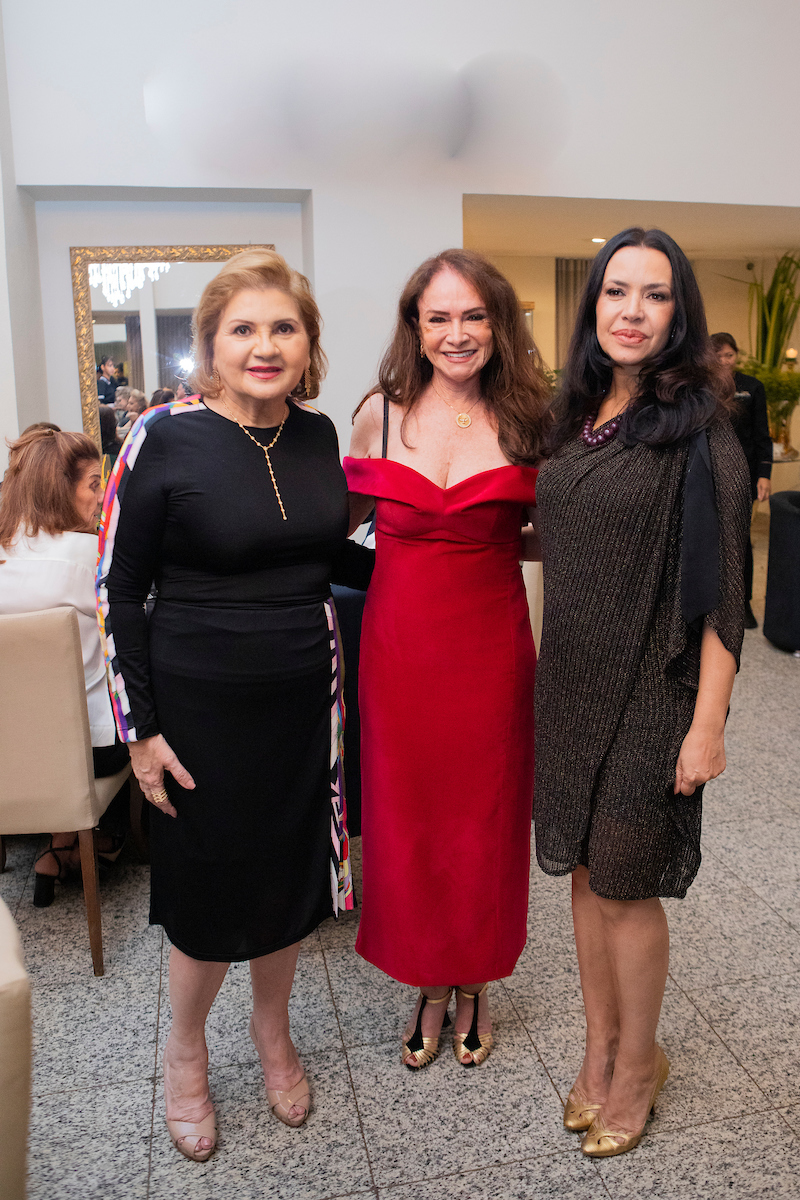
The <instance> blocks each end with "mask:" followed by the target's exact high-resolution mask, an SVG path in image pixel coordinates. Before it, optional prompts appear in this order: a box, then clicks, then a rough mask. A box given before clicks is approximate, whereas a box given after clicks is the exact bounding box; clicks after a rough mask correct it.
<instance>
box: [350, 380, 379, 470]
mask: <svg viewBox="0 0 800 1200" xmlns="http://www.w3.org/2000/svg"><path fill="white" fill-rule="evenodd" d="M382 430H383V396H382V395H381V393H380V392H374V393H373V395H371V396H369V397H368V398H367V399H366V400H365V401H364V403H363V404H362V405H361V407H360V408H359V410H358V412H357V413H356V415H355V416H354V418H353V434H352V437H351V438H350V456H351V458H374V457H376V454H375V452H374V451H375V443H376V440H377V439H378V438H380V436H381V433H382ZM377 453H378V454H380V447H378V451H377Z"/></svg>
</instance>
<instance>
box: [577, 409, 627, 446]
mask: <svg viewBox="0 0 800 1200" xmlns="http://www.w3.org/2000/svg"><path fill="white" fill-rule="evenodd" d="M596 420H597V413H596V412H593V413H589V416H588V417H587V418H586V420H585V421H584V423H583V429H582V430H581V437H582V438H583V441H584V443H585V444H586V445H587V446H605V444H606V442H610V441H611V439H612V438H613V437H615V436H616V432H617V430H618V429H619V423H620V421H621V420H622V413H619V415H618V416H616V417H614V418H612V420H610V421H607V422H606V423H605V425H601V426H600V428H599V429H598V430H595V429H594V423H595V421H596Z"/></svg>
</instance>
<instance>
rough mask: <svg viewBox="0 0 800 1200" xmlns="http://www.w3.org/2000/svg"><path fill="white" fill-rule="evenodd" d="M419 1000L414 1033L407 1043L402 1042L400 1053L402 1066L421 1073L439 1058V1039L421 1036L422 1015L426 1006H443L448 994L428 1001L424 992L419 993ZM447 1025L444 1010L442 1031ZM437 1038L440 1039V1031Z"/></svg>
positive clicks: (448, 996) (448, 1021)
mask: <svg viewBox="0 0 800 1200" xmlns="http://www.w3.org/2000/svg"><path fill="white" fill-rule="evenodd" d="M420 999H421V1003H420V1006H419V1012H418V1013H417V1023H416V1025H415V1027H414V1032H413V1033H412V1035H411V1037H410V1038H409V1039H408V1041H407V1042H403V1045H402V1049H401V1051H400V1057H401V1058H402V1061H403V1066H404V1067H408V1069H409V1071H421V1070H422V1068H423V1067H427V1066H428V1065H429V1064H430V1063H432V1062H433V1061H434V1060H435V1059H436V1058H438V1057H439V1038H438V1037H423V1036H422V1014H423V1012H424V1011H425V1006H426V1005H427V1004H445V1003H446V1002H447V1001H448V1000H449V999H450V992H448V993H447V995H445V996H440V997H439V999H438V1000H429V999H428V997H427V996H426V995H425V994H424V992H420ZM449 1024H450V1018H449V1017H448V1015H447V1009H445V1013H444V1019H443V1020H442V1029H444V1027H445V1025H449ZM439 1037H441V1030H440V1032H439ZM409 1059H413V1062H409V1061H408V1060H409Z"/></svg>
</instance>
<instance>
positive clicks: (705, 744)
mask: <svg viewBox="0 0 800 1200" xmlns="http://www.w3.org/2000/svg"><path fill="white" fill-rule="evenodd" d="M724 770H725V738H724V735H723V734H722V733H718V732H716V731H715V732H711V731H707V730H704V729H702V728H699V727H696V726H694V725H692V726H691V728H690V729H689V732H688V733H687V735H686V737H685V738H684V739H683V745H682V746H681V751H680V754H679V755H678V764H677V766H676V768H675V786H674V788H673V789H672V790H673V791H674V793H675V795H676V796H677V795H678V793H679V792H681V793H682V794H683V795H684V796H691V795H692V793H693V792H694V790H695V788H698V787H700V785H701V784H703V783H708V781H709V779H716V778H717V776H718V775H721V774H722V772H723V771H724Z"/></svg>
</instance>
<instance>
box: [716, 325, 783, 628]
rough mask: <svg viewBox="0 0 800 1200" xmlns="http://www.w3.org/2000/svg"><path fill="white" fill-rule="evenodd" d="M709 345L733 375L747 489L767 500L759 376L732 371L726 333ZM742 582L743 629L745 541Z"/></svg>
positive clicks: (748, 582) (748, 624)
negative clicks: (747, 474)
mask: <svg viewBox="0 0 800 1200" xmlns="http://www.w3.org/2000/svg"><path fill="white" fill-rule="evenodd" d="M711 344H712V346H713V347H714V350H715V351H716V355H717V358H718V359H719V361H720V362H721V363H722V365H723V367H725V369H726V370H728V371H730V372H731V374H732V375H733V381H734V384H735V385H736V408H735V411H734V412H733V414H732V419H733V428H734V430H735V431H736V436H737V437H738V439H739V441H740V442H741V444H742V449H743V450H744V455H745V458H746V459H747V465H748V467H749V468H750V492H751V495H752V497H753V499H754V500H768V499H769V494H770V491H771V489H772V483H771V478H770V477H771V475H772V437H771V435H770V432H769V422H768V420H767V397H766V394H765V392H764V385H763V383H762V382H761V380H760V379H754V378H753V376H752V375H743V374H742V372H741V371H737V370H736V360H737V358H738V357H739V347H738V346H737V345H736V341H735V339H734V337H733V335H732V334H730V333H713V334H712V335H711ZM744 582H745V589H746V591H745V594H746V597H747V599H746V602H745V607H744V625H745V629H755V628H756V626H757V625H758V622H757V621H756V619H755V617H754V616H753V609H752V606H751V601H752V599H753V545H752V543H751V542H748V543H747V554H746V557H745V567H744Z"/></svg>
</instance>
